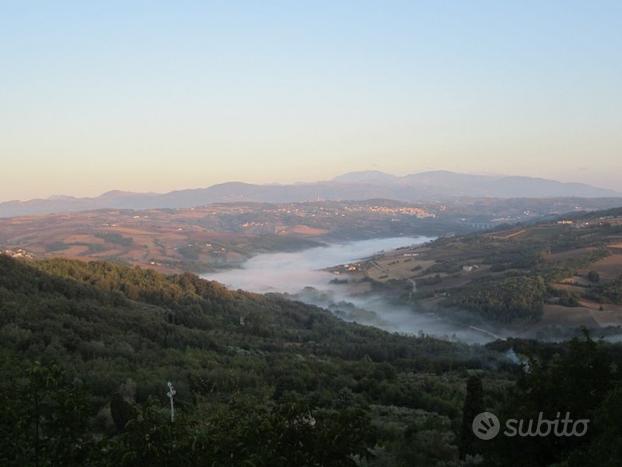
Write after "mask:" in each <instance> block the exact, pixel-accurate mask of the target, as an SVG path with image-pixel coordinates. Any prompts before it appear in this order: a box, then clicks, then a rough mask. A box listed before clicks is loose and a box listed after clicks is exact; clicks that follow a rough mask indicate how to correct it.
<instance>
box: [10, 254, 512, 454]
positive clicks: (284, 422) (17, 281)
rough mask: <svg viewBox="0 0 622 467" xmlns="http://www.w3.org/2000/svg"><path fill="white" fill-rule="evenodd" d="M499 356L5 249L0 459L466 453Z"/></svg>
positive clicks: (269, 298)
mask: <svg viewBox="0 0 622 467" xmlns="http://www.w3.org/2000/svg"><path fill="white" fill-rule="evenodd" d="M502 360H503V358H502V356H501V355H500V354H498V353H496V352H494V351H491V350H488V349H483V348H475V347H468V346H466V345H459V344H453V343H449V342H444V341H439V340H436V339H432V338H428V337H419V338H415V337H410V336H403V335H398V334H390V333H386V332H383V331H381V330H378V329H375V328H370V327H365V326H360V325H357V324H354V323H346V322H343V321H341V320H339V319H337V318H336V317H334V316H333V315H332V314H331V313H329V312H327V311H325V310H322V309H320V308H317V307H312V306H308V305H305V304H302V303H300V302H295V301H289V300H285V299H284V298H282V297H279V296H274V295H265V296H262V295H256V294H251V293H245V292H240V291H231V290H228V289H226V288H225V287H223V286H222V285H220V284H218V283H215V282H209V281H205V280H201V279H200V278H198V277H196V276H194V275H191V274H182V275H173V276H164V275H162V274H158V273H156V272H153V271H148V270H142V269H139V268H130V267H125V266H121V265H115V264H110V263H99V262H94V263H83V262H77V261H70V260H61V259H57V260H48V261H28V262H21V261H17V260H14V259H11V258H8V257H5V256H0V362H6V363H5V364H2V365H0V366H1V367H2V369H1V374H0V392H1V394H0V397H1V398H2V400H3V401H8V403H7V404H6V405H5V406H4V407H5V410H7V411H8V412H7V413H8V415H7V416H3V417H2V423H3V425H2V430H3V434H5V435H7V436H3V438H5V441H6V442H7V443H9V444H7V445H4V446H3V447H2V452H3V455H4V458H2V459H0V465H7V466H11V465H20V466H22V465H119V464H120V465H212V464H213V465H231V466H235V465H318V466H319V465H351V462H353V461H354V460H356V462H359V463H366V465H369V466H380V465H410V464H408V463H407V462H406V461H405V460H404V463H403V464H399V463H396V462H398V460H399V459H412V458H413V457H412V456H415V455H416V456H418V458H421V456H424V457H425V458H426V459H427V461H426V463H427V465H435V464H436V463H437V462H441V460H442V459H445V460H447V459H450V460H452V462H458V457H457V444H456V443H457V442H456V436H455V430H456V426H457V421H458V420H459V418H460V410H461V405H462V397H463V393H464V387H463V380H464V377H465V375H466V372H468V371H472V370H477V371H482V372H488V371H491V370H488V369H487V368H489V365H492V366H496V365H499V364H502ZM35 362H38V363H35ZM22 369H24V371H25V372H24V371H22ZM30 369H32V371H33V372H34V373H33V375H34V374H41V375H43V374H46V375H47V376H45V377H43V376H42V377H41V378H40V379H36V378H34V376H33V375H31V374H30V373H29V371H30ZM493 375H494V376H492V377H494V378H500V379H503V378H505V375H504V373H498V372H496V371H495V372H494V373H493ZM167 381H173V382H174V384H175V387H176V389H177V395H176V406H177V408H178V410H179V416H178V418H177V420H176V422H175V424H174V426H171V425H170V422H169V421H168V414H167V409H168V399H167V398H166V382H167ZM36 394H39V395H38V396H35V395H36ZM34 401H39V402H37V403H35V402H34ZM240 404H242V405H240ZM240 407H242V408H240ZM301 414H302V415H301ZM404 414H406V416H405V415H404ZM301 417H303V418H304V420H306V421H304V422H302V421H300V420H301ZM404 418H406V419H407V420H408V423H404V421H403V420H404ZM37 421H38V422H37ZM37 426H38V427H39V428H38V429H35V427H37ZM63 427H64V428H63ZM256 427H263V428H262V432H263V434H262V435H258V434H256V433H255V431H256V430H255V431H253V430H254V429H255V428H256ZM58 430H60V431H58ZM63 430H65V431H63ZM309 430H313V431H311V432H309ZM9 433H16V435H15V436H14V437H13V438H11V439H9V438H10V437H8V434H9ZM36 433H38V435H37V434H36ZM219 433H220V434H219ZM254 433H255V434H254ZM431 433H432V434H431ZM18 434H19V435H18ZM430 436H433V437H434V439H435V440H436V441H435V446H436V447H435V448H434V449H432V448H430V449H428V450H425V449H419V450H417V452H413V451H412V449H411V448H409V446H411V445H412V444H413V443H416V444H417V445H419V446H429V443H428V441H426V440H427V439H428V438H429V437H430ZM300 437H304V438H305V439H308V443H307V444H303V445H301V444H300V440H299V438H300ZM146 439H154V440H155V439H158V440H163V441H162V442H157V443H156V442H155V441H154V442H148V443H146V445H143V444H141V442H145V440H146ZM141 440H142V441H141ZM10 443H12V444H10ZM320 447H321V448H320ZM437 448H438V449H437ZM158 449H161V450H164V451H160V450H158ZM150 450H154V451H153V452H152V451H150ZM233 451H236V452H238V451H239V452H240V453H244V454H240V456H241V457H235V456H234V457H231V456H232V455H233V454H232V453H233ZM437 453H443V454H442V455H440V454H438V455H437ZM182 454H184V455H185V454H187V455H188V456H191V457H189V458H186V457H179V459H182V460H180V461H179V462H173V461H172V460H171V459H173V458H174V457H177V456H181V455H182ZM368 455H369V459H366V457H367V456H368ZM149 456H151V457H149ZM254 456H255V457H254ZM296 456H302V457H296ZM322 456H324V457H322ZM97 459H101V461H99V462H100V463H99V464H97V462H96V461H97ZM146 459H147V460H146ZM157 459H159V460H157ZM225 459H228V460H227V461H225ZM266 459H270V460H271V461H270V462H268V461H267V460H266ZM387 459H389V460H387ZM385 461H386V462H389V464H386V463H385V464H383V462H385ZM279 462H280V464H279ZM331 462H332V463H331ZM399 462H402V461H399Z"/></svg>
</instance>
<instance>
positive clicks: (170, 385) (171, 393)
mask: <svg viewBox="0 0 622 467" xmlns="http://www.w3.org/2000/svg"><path fill="white" fill-rule="evenodd" d="M167 385H168V392H167V393H166V395H167V396H168V398H169V399H170V401H171V423H173V422H174V421H175V394H177V391H175V388H174V387H173V383H171V382H170V381H169V382H168V383H167Z"/></svg>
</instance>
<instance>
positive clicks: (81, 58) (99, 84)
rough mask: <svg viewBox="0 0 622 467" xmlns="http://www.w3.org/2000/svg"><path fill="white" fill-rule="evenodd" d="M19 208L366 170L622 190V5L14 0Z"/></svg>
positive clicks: (2, 19) (7, 37)
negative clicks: (73, 198)
mask: <svg viewBox="0 0 622 467" xmlns="http://www.w3.org/2000/svg"><path fill="white" fill-rule="evenodd" d="M0 163H1V165H0V167H1V168H2V177H1V179H0V180H1V183H0V200H6V199H12V198H21V199H24V198H30V197H34V196H49V195H51V194H56V193H63V194H74V195H93V194H99V193H101V192H103V191H106V190H110V189H126V190H135V191H147V190H151V191H167V190H171V189H176V188H189V187H198V186H207V185H210V184H213V183H218V182H222V181H228V180H242V181H249V182H290V181H310V180H317V179H327V178H330V177H332V176H334V175H336V174H339V173H341V172H346V171H350V170H362V169H376V170H384V171H388V172H392V173H396V174H401V173H410V172H417V171H422V170H427V169H448V170H456V171H469V172H480V173H481V172H486V173H507V174H525V175H537V176H544V177H551V178H557V179H561V180H577V181H585V182H590V183H594V184H598V185H601V186H607V187H612V188H618V189H620V187H621V186H622V2H621V1H619V0H616V1H597V0H585V1H582V2H576V1H568V0H565V1H559V2H557V1H546V0H537V1H525V0H521V1H498V0H496V1H475V0H474V1H466V0H463V1H455V2H451V1H429V2H418V1H414V0H411V1H403V2H400V1H387V0H383V1H375V2H371V1H361V0H357V1H347V2H346V1H339V0H331V1H326V2H322V1H308V2H307V1H300V0H292V1H288V2H279V1H269V0H266V1H259V0H257V1H252V2H250V1H241V0H235V1H231V0H227V1H219V2H210V1H183V0H175V1H160V2H158V1H144V2H141V1H130V0H125V1H119V2H115V1H75V2H72V1H62V0H59V1H42V2H34V1H27V0H25V1H2V0H0Z"/></svg>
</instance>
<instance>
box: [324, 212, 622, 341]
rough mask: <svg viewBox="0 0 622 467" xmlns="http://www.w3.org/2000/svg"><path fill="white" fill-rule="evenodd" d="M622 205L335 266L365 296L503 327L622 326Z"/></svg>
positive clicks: (560, 333) (606, 329) (557, 331)
mask: <svg viewBox="0 0 622 467" xmlns="http://www.w3.org/2000/svg"><path fill="white" fill-rule="evenodd" d="M621 241H622V211H621V210H619V209H614V210H610V211H601V212H596V213H583V214H576V215H568V216H565V217H562V218H558V219H555V220H552V221H542V222H539V223H534V224H523V225H517V226H513V227H499V228H497V229H493V230H491V231H487V232H483V233H474V234H469V235H464V236H456V237H446V238H439V239H437V240H436V241H433V242H430V243H428V244H424V245H420V246H415V247H402V248H398V249H396V250H394V251H390V252H383V253H381V254H378V255H375V256H374V257H372V258H369V259H366V260H363V261H358V262H356V263H354V264H346V265H342V266H338V267H334V268H329V271H330V272H332V273H333V274H334V275H335V277H338V278H339V281H340V282H341V283H342V284H343V285H344V286H349V287H351V288H353V290H357V293H358V294H360V295H361V296H363V297H364V296H366V295H374V296H375V295H377V294H381V295H382V296H384V297H386V298H387V300H390V301H391V302H393V303H397V304H401V305H403V306H412V307H414V308H415V309H418V310H427V311H433V312H435V313H438V314H439V315H442V316H445V317H448V318H450V319H452V320H458V321H462V322H464V323H465V324H468V325H470V326H483V327H484V328H488V329H491V330H492V329H494V330H495V332H496V333H500V334H501V335H506V336H511V335H518V336H523V337H532V338H533V337H537V338H541V339H556V338H566V337H568V335H569V330H571V329H575V330H576V329H578V328H580V327H585V328H589V329H597V330H599V332H601V333H604V335H607V334H608V333H619V332H620V331H619V327H620V326H621V325H622V300H621V298H620V297H621V295H620V293H621V289H620V284H621V280H622V249H621V248H620V242H621Z"/></svg>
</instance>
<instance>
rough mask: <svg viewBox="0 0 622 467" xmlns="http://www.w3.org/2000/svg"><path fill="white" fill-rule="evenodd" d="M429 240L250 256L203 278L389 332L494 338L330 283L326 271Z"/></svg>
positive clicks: (384, 241) (340, 245)
mask: <svg viewBox="0 0 622 467" xmlns="http://www.w3.org/2000/svg"><path fill="white" fill-rule="evenodd" d="M430 240H432V239H431V238H428V237H397V238H381V239H372V240H361V241H353V242H348V243H335V244H328V245H326V246H322V247H316V248H310V249H307V250H303V251H299V252H295V253H270V254H261V255H258V256H255V257H253V258H251V259H249V260H248V261H246V262H245V263H244V264H243V265H242V267H240V268H237V269H231V270H227V271H223V272H218V273H213V274H206V275H204V276H203V277H205V278H206V279H209V280H216V281H218V282H221V283H223V284H225V285H226V286H228V287H229V288H233V289H243V290H248V291H252V292H259V293H268V292H272V293H283V294H287V295H288V296H290V297H291V298H293V299H296V300H300V301H302V302H305V303H308V304H312V305H317V306H321V307H323V308H327V309H329V310H330V311H332V312H333V313H334V314H335V315H337V316H339V317H341V318H343V319H345V320H348V321H356V322H358V323H361V324H368V325H372V326H376V327H379V328H381V329H385V330H387V331H392V332H400V333H409V334H426V335H432V336H436V337H439V338H444V339H452V340H460V341H463V342H469V343H475V342H478V343H481V342H487V341H490V340H493V338H492V337H487V336H485V335H483V334H482V333H480V332H477V331H474V330H473V329H471V328H469V327H468V326H462V325H459V324H455V323H450V322H447V321H445V320H443V319H441V318H440V317H439V316H438V315H436V314H434V313H424V312H421V311H417V310H416V309H413V308H411V307H406V306H396V305H393V304H390V303H388V302H387V300H386V299H384V298H382V297H381V296H380V295H378V294H373V295H369V294H365V295H360V294H356V293H355V292H354V291H353V289H352V288H351V287H349V286H348V284H341V283H335V282H336V281H334V279H335V278H336V276H335V275H333V274H332V273H330V272H327V271H325V270H324V269H325V268H328V267H331V266H336V265H339V264H346V263H352V262H356V261H357V260H360V259H363V258H366V257H369V256H372V255H373V254H375V253H378V252H380V251H382V250H392V249H395V248H399V247H403V246H410V245H417V244H421V243H425V242H427V241H430Z"/></svg>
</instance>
